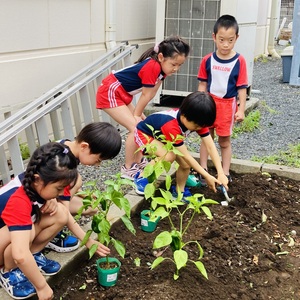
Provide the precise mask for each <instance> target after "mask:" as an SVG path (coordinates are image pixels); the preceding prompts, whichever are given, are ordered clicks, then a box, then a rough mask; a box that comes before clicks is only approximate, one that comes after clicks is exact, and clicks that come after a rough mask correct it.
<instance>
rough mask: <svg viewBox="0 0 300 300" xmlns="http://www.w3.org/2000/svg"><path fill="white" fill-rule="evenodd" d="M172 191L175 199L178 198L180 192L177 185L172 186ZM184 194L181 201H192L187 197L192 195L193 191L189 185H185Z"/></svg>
mask: <svg viewBox="0 0 300 300" xmlns="http://www.w3.org/2000/svg"><path fill="white" fill-rule="evenodd" d="M170 192H171V194H172V196H173V198H174V199H177V198H178V193H177V190H176V186H175V185H172V186H171V189H170ZM182 194H183V195H182V199H181V201H182V202H184V203H187V204H188V203H190V201H189V200H187V199H186V198H187V197H190V196H192V193H191V191H190V190H189V189H188V188H187V187H185V188H184V191H183V192H182Z"/></svg>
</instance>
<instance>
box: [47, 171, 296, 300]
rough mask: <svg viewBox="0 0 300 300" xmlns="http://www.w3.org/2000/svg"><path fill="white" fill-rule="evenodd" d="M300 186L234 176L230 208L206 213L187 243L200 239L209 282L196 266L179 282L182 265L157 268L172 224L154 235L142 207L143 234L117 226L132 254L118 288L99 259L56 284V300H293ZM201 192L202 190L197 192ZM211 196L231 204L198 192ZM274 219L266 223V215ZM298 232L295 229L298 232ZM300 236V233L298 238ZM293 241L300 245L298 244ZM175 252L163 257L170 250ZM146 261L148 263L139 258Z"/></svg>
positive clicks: (115, 230) (185, 270)
mask: <svg viewBox="0 0 300 300" xmlns="http://www.w3.org/2000/svg"><path fill="white" fill-rule="evenodd" d="M299 190H300V183H299V182H297V181H293V180H290V179H286V178H280V177H278V176H277V175H274V174H272V177H271V178H268V177H266V176H263V175H261V174H234V173H233V183H232V184H231V188H230V191H229V192H228V193H229V196H230V197H232V196H234V197H235V200H234V202H233V203H232V204H230V205H229V206H228V207H224V206H221V205H212V206H210V209H211V211H212V213H213V217H214V218H213V220H212V221H210V220H208V219H207V218H206V217H205V215H204V214H201V215H199V216H198V217H197V218H196V219H195V222H194V224H193V226H191V227H190V229H189V231H188V234H189V237H188V238H187V239H186V240H195V239H196V240H198V241H199V243H200V244H201V245H202V247H203V249H204V258H203V260H202V262H203V263H204V265H205V267H206V270H207V273H208V280H206V279H205V278H204V277H203V276H202V275H201V274H200V272H199V271H198V270H197V269H196V267H195V266H194V265H193V264H188V265H187V267H186V268H183V269H182V270H181V272H180V277H179V279H178V280H177V281H174V280H173V272H174V265H173V264H172V263H171V262H163V263H162V265H160V266H158V267H157V268H156V269H154V270H150V269H149V265H150V264H151V263H152V262H153V260H154V259H155V256H154V255H153V250H152V243H153V240H154V237H155V236H156V235H157V234H158V233H159V232H161V231H162V230H164V229H165V228H167V227H166V226H167V225H168V223H167V220H165V219H164V220H161V221H160V222H159V224H158V227H157V229H156V231H155V232H154V233H146V232H143V231H142V230H141V229H140V228H139V226H140V217H139V212H140V211H141V210H142V209H143V208H148V203H147V202H146V201H145V203H143V205H142V206H141V207H140V208H139V209H138V210H137V212H136V213H134V215H133V216H132V220H133V223H134V224H135V226H136V228H137V233H136V236H133V235H131V234H130V233H127V231H126V230H125V228H124V226H123V225H122V224H120V223H117V224H116V225H115V226H114V227H113V235H114V236H115V237H116V238H117V239H120V240H122V241H124V243H125V245H126V248H127V254H126V257H125V259H120V260H121V262H122V266H121V272H120V275H119V279H118V282H117V284H116V285H115V286H113V287H109V288H104V287H101V286H100V285H99V284H98V282H97V274H96V266H95V259H96V258H93V259H92V260H90V261H89V260H88V259H86V260H83V261H82V262H81V264H78V266H77V270H76V272H72V273H71V274H63V278H64V279H63V280H60V282H56V283H54V284H52V287H53V289H54V291H55V299H63V300H83V299H114V300H119V299H126V300H128V299H136V300H139V299H148V300H157V299H168V300H173V299H174V300H175V299H180V300H181V299H201V300H219V299H222V300H225V299H239V300H249V299H253V300H254V299H257V300H260V299H261V300H265V299H272V300H292V299H295V300H296V299H300V215H299V213H300V191H299ZM195 191H196V190H194V192H195ZM197 192H200V193H204V195H205V197H206V198H212V199H215V200H217V201H223V200H224V195H222V194H220V193H217V194H214V193H213V192H210V191H209V190H208V189H207V188H202V189H198V190H197ZM263 215H265V216H266V217H267V219H266V221H265V222H262V216H263ZM293 231H295V232H293ZM295 233H296V235H295ZM290 237H292V238H293V240H294V242H295V244H294V246H292V245H291V244H290V242H291V239H290ZM168 251H169V249H168V250H167V251H166V252H165V253H164V254H163V255H166V254H168ZM135 258H140V259H141V266H140V267H137V266H136V265H135V264H134V259H135Z"/></svg>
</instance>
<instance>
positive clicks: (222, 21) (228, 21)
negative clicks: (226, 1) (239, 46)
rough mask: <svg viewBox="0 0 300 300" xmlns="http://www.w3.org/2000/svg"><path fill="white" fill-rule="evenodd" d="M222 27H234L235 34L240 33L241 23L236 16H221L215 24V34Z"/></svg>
mask: <svg viewBox="0 0 300 300" xmlns="http://www.w3.org/2000/svg"><path fill="white" fill-rule="evenodd" d="M220 27H224V28H225V29H226V30H227V29H228V28H231V27H233V28H234V29H235V34H239V25H238V22H237V20H236V19H235V17H233V16H231V15H223V16H221V17H220V18H219V19H218V20H217V22H216V23H215V25H214V34H215V35H216V34H217V33H218V30H219V28H220Z"/></svg>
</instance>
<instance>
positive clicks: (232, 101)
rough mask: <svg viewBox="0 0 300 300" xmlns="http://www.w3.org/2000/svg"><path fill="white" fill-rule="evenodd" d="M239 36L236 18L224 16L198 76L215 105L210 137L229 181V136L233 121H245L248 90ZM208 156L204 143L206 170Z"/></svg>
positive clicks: (203, 163) (202, 156)
mask: <svg viewBox="0 0 300 300" xmlns="http://www.w3.org/2000/svg"><path fill="white" fill-rule="evenodd" d="M238 33H239V26H238V23H237V21H236V19H235V18H234V17H233V16H230V15H223V16H221V17H220V18H219V19H218V20H217V22H216V23H215V26H214V32H213V35H212V37H213V40H214V42H215V45H216V51H215V52H213V53H210V54H208V55H206V56H205V57H204V58H203V60H202V61H201V64H200V68H199V73H198V80H199V81H200V82H199V87H198V91H207V92H208V93H209V94H210V95H211V96H212V97H213V99H214V101H215V103H216V111H217V114H216V120H215V122H214V124H213V125H212V126H211V127H210V134H211V136H212V138H214V130H216V134H217V135H218V143H219V146H220V148H221V156H222V167H223V171H224V173H225V174H226V176H227V178H228V180H229V182H231V181H232V178H231V176H230V173H229V170H230V164H231V155H232V153H231V141H230V136H231V134H232V129H233V126H234V122H241V121H243V120H244V118H245V106H246V97H247V90H246V89H247V87H248V79H247V67H246V61H245V58H244V57H243V56H242V55H240V54H239V53H237V52H235V51H234V50H233V47H234V45H235V42H236V40H237V38H238V37H239V34H238ZM237 99H238V102H239V104H238V105H237ZM208 155H209V153H208V151H207V148H206V146H205V144H204V143H201V146H200V164H201V166H202V167H203V168H204V169H206V170H207V159H208Z"/></svg>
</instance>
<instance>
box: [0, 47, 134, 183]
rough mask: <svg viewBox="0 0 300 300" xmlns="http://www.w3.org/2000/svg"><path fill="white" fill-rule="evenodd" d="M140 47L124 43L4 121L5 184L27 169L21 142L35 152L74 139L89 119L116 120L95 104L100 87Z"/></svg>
mask: <svg viewBox="0 0 300 300" xmlns="http://www.w3.org/2000/svg"><path fill="white" fill-rule="evenodd" d="M137 48H138V46H137V45H127V44H126V43H122V44H121V45H119V46H118V47H116V48H114V49H112V50H111V51H109V52H107V53H106V54H104V55H103V56H101V57H100V58H99V59H98V60H96V61H95V62H93V63H92V64H90V65H88V66H86V67H85V68H83V69H82V70H80V71H79V72H78V73H76V74H74V75H73V76H72V77H70V78H69V79H67V80H65V81H64V82H62V83H61V84H59V85H57V86H56V87H54V88H53V89H51V90H50V91H48V92H47V93H45V94H44V95H42V96H41V97H39V98H38V99H36V100H34V101H33V102H31V103H30V104H28V105H26V106H25V107H23V108H22V109H20V110H19V111H17V112H16V113H14V114H13V115H11V116H9V117H7V119H6V120H4V121H3V122H1V123H0V155H1V159H0V175H1V180H2V182H3V183H4V184H5V183H7V182H8V181H9V180H10V179H11V176H12V175H13V174H19V173H21V172H23V171H24V168H25V162H24V160H23V159H22V155H21V149H20V143H25V144H26V145H28V148H29V152H30V154H32V152H33V151H34V150H35V149H36V147H37V145H42V144H44V143H47V142H48V141H49V140H59V139H61V138H68V139H71V140H72V139H74V137H75V136H76V133H78V132H79V131H80V130H81V128H82V127H83V126H85V125H86V124H88V123H91V122H96V121H106V122H110V123H113V121H112V120H111V119H110V117H109V116H108V115H107V114H105V113H104V112H102V111H101V110H97V109H96V107H95V98H96V92H97V88H98V86H99V85H100V83H101V81H102V79H103V78H104V77H105V76H106V75H108V74H109V73H110V72H111V71H112V70H114V69H120V68H123V67H126V66H129V65H130V64H131V63H132V62H131V53H132V51H134V50H135V49H137Z"/></svg>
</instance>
